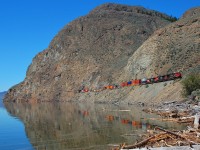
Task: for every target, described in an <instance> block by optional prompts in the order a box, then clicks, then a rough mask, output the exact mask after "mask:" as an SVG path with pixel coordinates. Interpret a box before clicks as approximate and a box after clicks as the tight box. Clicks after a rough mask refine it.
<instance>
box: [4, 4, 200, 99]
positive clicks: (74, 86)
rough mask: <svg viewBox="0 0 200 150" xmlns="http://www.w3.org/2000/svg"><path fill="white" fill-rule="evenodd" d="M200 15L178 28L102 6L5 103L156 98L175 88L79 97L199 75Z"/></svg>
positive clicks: (190, 15)
mask: <svg viewBox="0 0 200 150" xmlns="http://www.w3.org/2000/svg"><path fill="white" fill-rule="evenodd" d="M199 12H200V9H199V8H195V9H192V10H189V11H188V12H186V13H185V14H184V15H183V17H182V18H181V19H180V20H179V21H176V22H173V21H174V18H171V17H169V16H167V15H165V14H162V13H159V12H156V11H152V10H147V9H145V8H143V7H132V6H125V5H117V4H104V5H102V6H99V7H97V8H96V9H94V10H93V11H91V12H90V13H89V14H88V15H87V16H84V17H81V18H78V19H76V20H75V21H73V22H71V23H69V24H68V25H67V26H65V27H64V28H63V29H62V30H61V31H60V32H59V33H58V34H57V35H56V37H55V38H54V39H53V40H52V41H51V43H50V45H49V47H48V48H47V49H46V50H44V51H42V52H41V53H39V54H38V55H37V56H36V57H35V58H34V59H33V61H32V64H31V65H30V66H29V68H28V71H27V75H26V79H25V80H24V81H23V82H22V83H20V84H18V85H16V86H14V87H12V88H11V89H10V90H9V93H8V94H7V95H6V98H5V101H30V102H34V101H37V100H39V101H55V100H60V101H63V100H67V101H69V100H80V101H82V100H94V101H98V102H102V101H108V100H109V101H113V100H115V101H119V100H120V101H124V102H125V101H126V100H128V101H129V102H130V101H132V100H133V98H134V99H135V100H136V99H138V100H139V99H141V98H142V99H150V98H151V99H152V98H155V97H157V96H158V95H160V94H159V92H161V90H164V91H165V90H166V89H169V90H170V89H173V88H172V87H170V85H169V86H165V87H164V86H163V85H162V86H161V85H158V84H157V85H152V87H150V88H148V90H147V89H145V88H144V87H141V88H135V89H134V88H133V87H129V88H124V89H117V90H112V91H103V92H101V93H88V94H79V93H77V91H78V90H79V89H81V88H82V86H86V87H91V88H99V87H102V86H105V85H108V84H114V83H120V82H122V81H128V80H129V79H132V78H135V77H144V76H152V75H155V74H165V73H167V72H170V71H176V70H183V71H185V70H190V69H193V70H195V68H196V70H197V71H199V69H198V67H199V64H200V62H199V58H200V56H199V54H200V52H199V46H200V45H199V43H200V41H199V40H200V38H199V36H200V30H199V28H200V24H199V21H200V20H199V18H200V17H199V16H200V15H199ZM177 84H178V83H177ZM177 86H179V85H177ZM175 87H176V86H175ZM133 89H134V90H133ZM155 89H158V90H155ZM175 89H176V88H175ZM145 90H147V91H145ZM141 91H142V92H146V93H149V96H148V97H147V95H148V94H141ZM165 92H166V91H165ZM142 95H143V97H141V96H142ZM177 95H178V94H177ZM132 96H133V97H132ZM162 98H163V97H162Z"/></svg>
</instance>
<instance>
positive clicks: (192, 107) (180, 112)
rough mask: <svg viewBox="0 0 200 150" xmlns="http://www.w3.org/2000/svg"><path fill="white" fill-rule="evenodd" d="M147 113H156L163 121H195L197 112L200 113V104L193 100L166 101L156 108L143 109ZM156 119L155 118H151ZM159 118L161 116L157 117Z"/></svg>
mask: <svg viewBox="0 0 200 150" xmlns="http://www.w3.org/2000/svg"><path fill="white" fill-rule="evenodd" d="M143 111H144V112H146V113H155V114H157V115H159V116H161V117H162V118H160V119H161V120H163V121H173V122H177V123H193V122H194V116H195V114H199V113H200V105H199V104H197V103H194V102H191V101H186V102H176V101H172V102H165V103H163V104H162V105H160V106H157V107H156V108H153V107H152V108H148V109H143ZM150 119H154V118H150ZM156 119H157V120H159V118H156Z"/></svg>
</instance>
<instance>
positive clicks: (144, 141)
mask: <svg viewBox="0 0 200 150" xmlns="http://www.w3.org/2000/svg"><path fill="white" fill-rule="evenodd" d="M164 134H166V133H160V134H157V135H154V136H151V137H149V138H147V139H145V140H143V141H141V142H138V143H136V144H133V145H128V146H123V147H121V148H123V149H131V148H137V147H142V146H144V145H145V144H147V143H148V142H149V141H150V140H151V139H153V138H156V137H157V136H161V135H164Z"/></svg>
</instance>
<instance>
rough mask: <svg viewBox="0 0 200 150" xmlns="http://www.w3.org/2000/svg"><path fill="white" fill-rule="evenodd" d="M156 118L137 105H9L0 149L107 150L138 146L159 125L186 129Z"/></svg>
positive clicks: (1, 111) (0, 125)
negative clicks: (135, 144)
mask: <svg viewBox="0 0 200 150" xmlns="http://www.w3.org/2000/svg"><path fill="white" fill-rule="evenodd" d="M156 117H157V116H153V115H149V114H146V113H144V112H142V111H141V108H140V107H138V108H136V107H133V106H132V107H130V106H114V105H102V104H87V103H84V104H77V103H64V102H63V103H56V104H53V103H43V104H32V105H29V104H16V103H12V104H6V108H0V118H1V121H0V150H29V149H36V150H66V149H67V150H68V149H69V150H76V149H77V150H78V149H79V150H85V149H91V150H92V149H96V150H98V149H99V150H104V149H111V146H112V145H115V144H121V143H124V142H126V143H129V144H132V143H135V141H136V140H137V139H140V137H141V136H142V135H143V134H145V132H146V131H147V130H148V129H153V128H154V126H155V125H158V126H161V127H163V128H166V129H168V128H173V129H181V128H184V127H183V126H180V125H178V124H174V123H170V122H161V121H155V120H151V119H148V118H156Z"/></svg>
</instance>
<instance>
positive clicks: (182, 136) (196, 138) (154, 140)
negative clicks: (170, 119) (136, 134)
mask: <svg viewBox="0 0 200 150" xmlns="http://www.w3.org/2000/svg"><path fill="white" fill-rule="evenodd" d="M198 144H200V130H198V129H194V128H191V127H188V129H187V130H185V131H181V132H180V131H178V132H177V131H168V130H165V129H163V128H160V127H156V128H155V130H154V131H153V133H152V132H149V134H147V135H146V138H144V140H142V141H140V142H137V143H135V144H133V145H126V144H122V145H120V146H119V147H117V148H114V150H122V149H133V148H142V147H146V148H150V147H172V146H185V145H189V146H190V147H192V145H198Z"/></svg>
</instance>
